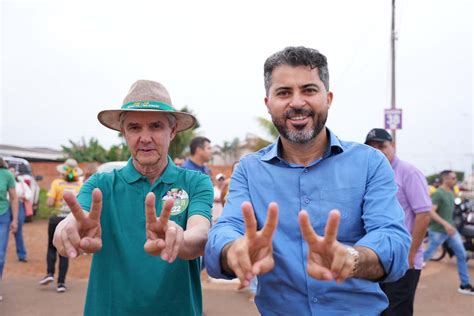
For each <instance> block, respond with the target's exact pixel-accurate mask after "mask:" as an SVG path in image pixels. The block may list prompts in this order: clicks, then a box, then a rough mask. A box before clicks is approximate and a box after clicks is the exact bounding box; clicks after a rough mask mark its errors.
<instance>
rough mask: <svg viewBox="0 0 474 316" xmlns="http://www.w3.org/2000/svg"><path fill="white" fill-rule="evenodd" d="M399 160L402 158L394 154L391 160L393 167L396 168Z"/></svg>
mask: <svg viewBox="0 0 474 316" xmlns="http://www.w3.org/2000/svg"><path fill="white" fill-rule="evenodd" d="M399 162H400V159H398V157H397V156H394V157H393V159H392V161H391V162H390V164H391V165H392V169H395V167H396V166H397V165H398V163H399Z"/></svg>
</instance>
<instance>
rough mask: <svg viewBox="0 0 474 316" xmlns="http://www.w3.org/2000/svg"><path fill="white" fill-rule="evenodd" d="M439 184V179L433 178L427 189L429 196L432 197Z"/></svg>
mask: <svg viewBox="0 0 474 316" xmlns="http://www.w3.org/2000/svg"><path fill="white" fill-rule="evenodd" d="M440 184H441V183H440V181H439V178H435V179H434V180H433V183H431V184H430V185H429V187H428V192H429V194H430V196H432V195H433V193H435V192H436V190H438V188H439V185H440Z"/></svg>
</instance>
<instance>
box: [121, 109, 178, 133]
mask: <svg viewBox="0 0 474 316" xmlns="http://www.w3.org/2000/svg"><path fill="white" fill-rule="evenodd" d="M126 116H127V111H123V112H122V113H120V116H119V120H120V129H121V130H123V124H124V122H125V117H126ZM166 118H167V119H168V123H169V124H170V128H171V129H173V128H175V127H176V125H177V124H178V122H177V121H176V117H175V116H174V115H173V114H171V113H166Z"/></svg>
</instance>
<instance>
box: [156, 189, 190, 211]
mask: <svg viewBox="0 0 474 316" xmlns="http://www.w3.org/2000/svg"><path fill="white" fill-rule="evenodd" d="M168 199H174V204H173V207H172V208H171V216H173V215H178V214H181V213H182V212H184V211H185V210H186V208H187V207H188V205H189V195H188V192H186V191H184V190H183V189H179V188H173V189H171V190H169V191H168V192H166V194H165V195H164V196H163V198H162V199H161V207H163V205H165V203H166V201H167V200H168Z"/></svg>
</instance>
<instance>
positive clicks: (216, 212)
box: [212, 173, 226, 223]
mask: <svg viewBox="0 0 474 316" xmlns="http://www.w3.org/2000/svg"><path fill="white" fill-rule="evenodd" d="M225 181H226V176H225V175H224V174H223V173H218V174H217V175H216V176H215V177H214V203H213V206H212V222H213V223H215V222H216V221H217V219H218V218H219V216H221V214H222V201H221V196H222V189H223V188H224V185H225Z"/></svg>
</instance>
